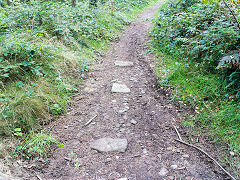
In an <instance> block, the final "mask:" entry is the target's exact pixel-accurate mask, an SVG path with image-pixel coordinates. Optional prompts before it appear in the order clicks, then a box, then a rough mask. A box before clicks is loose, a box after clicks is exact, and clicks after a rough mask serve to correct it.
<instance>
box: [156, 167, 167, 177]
mask: <svg viewBox="0 0 240 180" xmlns="http://www.w3.org/2000/svg"><path fill="white" fill-rule="evenodd" d="M167 173H168V170H167V169H166V168H162V169H161V170H160V172H159V173H158V174H159V175H160V176H166V175H167Z"/></svg>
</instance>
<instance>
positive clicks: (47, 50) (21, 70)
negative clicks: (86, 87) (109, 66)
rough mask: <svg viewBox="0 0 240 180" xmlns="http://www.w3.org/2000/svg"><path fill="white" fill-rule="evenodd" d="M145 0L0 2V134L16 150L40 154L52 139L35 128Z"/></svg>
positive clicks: (63, 102) (54, 112)
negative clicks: (14, 141)
mask: <svg viewBox="0 0 240 180" xmlns="http://www.w3.org/2000/svg"><path fill="white" fill-rule="evenodd" d="M150 2H154V0H152V1H147V0H114V1H100V2H97V1H90V4H89V1H86V2H84V1H81V2H76V1H71V2H68V1H37V0H36V1H6V2H5V1H0V89H1V92H0V134H1V136H2V137H6V136H8V137H9V136H15V137H18V138H19V139H24V140H25V142H24V143H23V144H22V145H20V146H19V147H18V150H19V151H20V152H21V153H22V152H24V153H25V154H27V156H28V157H30V156H31V155H32V154H35V153H37V154H39V155H43V154H44V155H45V154H46V153H45V152H47V151H45V150H44V149H41V147H46V146H47V147H48V145H49V144H51V143H56V141H55V140H54V139H53V138H52V137H51V136H48V135H44V134H43V133H42V132H38V130H41V126H42V125H46V124H49V123H50V122H51V121H53V120H54V119H55V118H56V117H57V116H58V115H59V114H61V113H63V112H64V110H65V109H66V107H67V104H68V103H69V100H70V95H72V94H73V93H75V92H76V91H78V90H79V84H80V82H81V80H82V79H83V78H84V76H85V72H87V71H88V67H89V64H90V63H91V62H93V61H94V59H96V58H97V56H101V53H102V51H104V50H106V48H107V43H108V42H109V41H110V40H113V39H115V38H117V36H118V32H119V31H121V30H122V29H123V28H124V26H125V25H127V24H129V23H130V21H131V20H133V18H134V16H133V15H134V14H136V13H138V12H139V11H141V10H142V9H143V8H144V7H145V6H147V5H148V4H149V3H150ZM35 133H39V134H35ZM41 137H42V138H41ZM40 140H42V141H40ZM28 142H29V143H28ZM60 146H62V145H60ZM39 148H40V149H39Z"/></svg>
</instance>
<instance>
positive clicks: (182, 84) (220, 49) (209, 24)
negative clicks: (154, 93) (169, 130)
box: [151, 0, 240, 152]
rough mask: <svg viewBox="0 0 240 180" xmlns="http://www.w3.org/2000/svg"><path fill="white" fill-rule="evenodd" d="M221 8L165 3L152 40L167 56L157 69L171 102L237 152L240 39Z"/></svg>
mask: <svg viewBox="0 0 240 180" xmlns="http://www.w3.org/2000/svg"><path fill="white" fill-rule="evenodd" d="M218 2H220V1H218ZM221 2H222V1H221ZM223 7H224V4H221V3H220V4H219V3H217V6H216V4H215V3H202V2H201V1H188V0H183V1H178V2H176V1H175V2H174V3H170V2H167V4H165V6H164V9H162V10H161V11H160V14H159V18H158V19H157V21H156V25H155V27H154V29H153V30H152V32H151V35H152V40H153V41H152V43H153V45H154V48H155V51H156V52H157V53H159V52H160V55H163V56H165V57H163V58H162V61H161V62H160V63H158V65H157V73H158V76H159V77H160V78H161V81H160V83H161V84H162V85H164V86H167V87H168V86H172V87H173V92H172V93H173V96H174V98H175V99H176V100H178V101H179V102H182V103H187V104H188V105H190V106H191V107H192V108H194V109H195V113H196V114H195V115H194V117H193V119H194V122H195V125H198V126H201V127H205V128H208V130H210V131H211V132H212V135H213V136H215V137H216V139H221V140H222V141H221V142H224V143H228V145H229V147H230V149H231V150H233V151H236V152H240V150H239V146H238V144H239V137H240V136H239V132H240V131H239V129H240V126H239V114H240V113H239V110H238V108H239V103H240V102H239V100H240V99H239V98H240V79H239V78H240V70H239V59H238V58H239V56H238V54H239V47H240V44H239V39H240V35H239V32H238V27H237V26H236V23H235V22H233V20H232V15H231V12H230V11H229V10H228V9H227V8H226V7H225V8H224V9H223ZM233 8H236V9H239V6H235V7H233ZM238 15H239V14H238ZM235 56H236V57H235ZM236 58H237V59H236ZM234 59H235V60H234Z"/></svg>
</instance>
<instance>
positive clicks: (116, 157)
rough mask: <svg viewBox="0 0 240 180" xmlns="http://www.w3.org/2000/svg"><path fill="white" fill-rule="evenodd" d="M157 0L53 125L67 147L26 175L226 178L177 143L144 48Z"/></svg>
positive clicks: (172, 121) (170, 108) (170, 114)
mask: <svg viewBox="0 0 240 180" xmlns="http://www.w3.org/2000/svg"><path fill="white" fill-rule="evenodd" d="M160 5H161V3H158V4H156V5H155V6H153V7H151V8H149V9H148V10H146V11H145V12H143V13H142V14H140V15H139V17H138V19H137V20H136V21H135V22H134V23H132V24H131V25H130V26H129V27H128V28H127V29H126V30H125V32H124V33H123V35H122V37H121V38H120V39H119V40H118V41H117V42H113V44H112V48H111V49H110V50H109V51H108V52H107V53H106V55H105V56H104V57H103V59H102V60H101V61H99V63H97V64H96V65H94V66H93V67H92V70H91V72H90V73H89V77H88V78H87V80H86V81H85V82H84V89H83V91H81V93H80V94H79V95H77V96H76V97H74V103H73V106H72V107H71V109H70V111H69V113H68V114H67V115H65V116H64V117H62V118H61V119H60V120H58V122H57V126H56V127H54V128H53V133H54V134H55V135H56V136H57V137H58V139H59V140H60V141H61V142H62V143H63V144H64V145H65V147H64V148H58V149H56V150H55V151H54V153H53V155H52V157H50V158H49V159H48V161H47V162H42V163H40V162H38V163H36V164H35V165H34V166H32V167H30V168H29V169H28V171H31V172H32V173H31V174H32V175H29V176H28V177H25V179H40V180H41V179H46V180H50V179H66V180H67V179H73V180H75V179H122V180H127V179H128V180H131V179H134V180H141V179H142V180H147V179H188V180H193V179H194V180H196V179H214V180H217V179H225V177H224V175H223V173H222V172H221V171H220V170H219V169H218V168H216V167H215V166H214V164H213V163H211V162H210V161H209V160H208V159H207V158H206V157H204V156H203V155H201V154H200V153H199V152H198V151H196V150H194V149H191V148H189V147H186V146H184V145H182V144H179V143H178V142H176V141H174V138H177V135H176V132H175V131H174V129H173V125H176V126H177V124H178V123H177V119H178V118H177V117H176V116H175V113H173V112H176V108H175V107H174V106H173V105H172V104H170V103H169V102H168V101H167V100H166V99H165V97H164V95H163V94H161V93H159V92H158V91H157V87H156V80H155V77H154V73H153V71H152V67H153V65H154V62H153V58H152V57H151V55H149V54H147V53H146V52H147V49H146V42H147V41H148V36H147V32H148V30H149V29H150V28H151V27H152V26H153V24H152V21H151V19H152V18H153V16H154V13H156V11H157V9H158V7H159V6H160ZM122 61H124V62H122Z"/></svg>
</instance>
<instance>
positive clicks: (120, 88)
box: [112, 83, 130, 93]
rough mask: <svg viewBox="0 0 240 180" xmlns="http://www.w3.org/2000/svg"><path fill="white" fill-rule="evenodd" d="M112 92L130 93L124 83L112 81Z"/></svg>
mask: <svg viewBox="0 0 240 180" xmlns="http://www.w3.org/2000/svg"><path fill="white" fill-rule="evenodd" d="M112 92H113V93H130V89H129V88H128V87H127V86H126V85H125V84H118V83H113V86H112Z"/></svg>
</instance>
